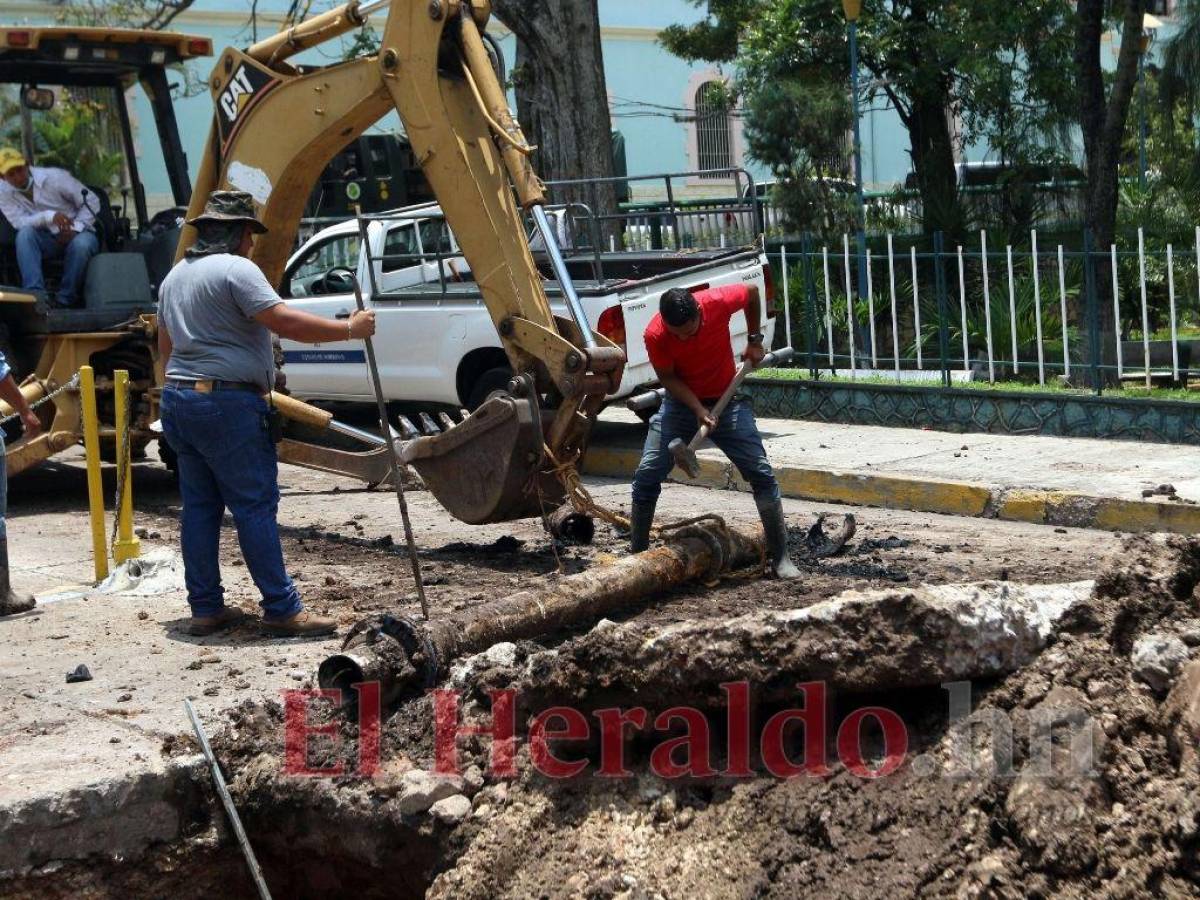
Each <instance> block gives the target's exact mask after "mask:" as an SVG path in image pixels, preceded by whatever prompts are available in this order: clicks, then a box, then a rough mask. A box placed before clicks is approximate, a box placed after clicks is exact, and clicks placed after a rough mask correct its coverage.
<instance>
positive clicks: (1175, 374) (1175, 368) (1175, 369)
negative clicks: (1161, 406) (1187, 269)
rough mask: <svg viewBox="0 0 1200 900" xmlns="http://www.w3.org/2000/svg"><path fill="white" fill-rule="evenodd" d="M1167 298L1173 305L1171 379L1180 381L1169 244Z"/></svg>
mask: <svg viewBox="0 0 1200 900" xmlns="http://www.w3.org/2000/svg"><path fill="white" fill-rule="evenodd" d="M1167 297H1168V298H1169V299H1170V303H1171V377H1172V378H1173V379H1174V380H1175V381H1178V380H1179V334H1178V329H1177V328H1176V325H1175V254H1174V249H1173V248H1172V247H1171V245H1170V244H1167Z"/></svg>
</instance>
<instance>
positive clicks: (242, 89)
mask: <svg viewBox="0 0 1200 900" xmlns="http://www.w3.org/2000/svg"><path fill="white" fill-rule="evenodd" d="M253 93H254V90H253V88H251V87H250V76H249V75H248V74H247V73H246V67H245V66H240V67H238V70H237V71H236V72H234V73H233V77H232V78H230V79H229V84H227V85H226V86H225V90H223V91H221V112H223V113H225V118H226V119H227V120H228V121H229V122H231V123H232V122H233V120H234V119H236V118H237V117H238V113H240V112H241V111H242V107H243V106H245V105H246V101H248V100H249V99H250V97H251V95H253Z"/></svg>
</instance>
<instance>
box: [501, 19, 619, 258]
mask: <svg viewBox="0 0 1200 900" xmlns="http://www.w3.org/2000/svg"><path fill="white" fill-rule="evenodd" d="M492 6H493V9H494V10H495V13H496V16H497V17H498V18H499V19H500V21H502V22H503V23H504V24H505V25H506V26H508V28H509V29H510V30H511V31H512V32H513V34H514V35H516V38H517V64H516V66H515V68H514V71H513V74H512V77H513V84H514V87H515V89H516V93H517V118H518V119H519V121H520V123H521V128H522V130H523V131H524V132H525V135H526V136H527V138H528V139H529V141H530V143H532V144H536V145H537V148H538V149H537V150H536V151H535V153H534V157H533V165H534V169H535V170H536V171H537V173H538V174H539V175H540V176H541V177H542V179H543V180H545V181H555V180H562V179H577V178H609V177H611V176H612V175H613V174H614V172H613V158H612V124H611V121H610V119H609V113H608V90H607V87H606V86H605V81H604V60H603V56H602V54H601V49H600V17H599V12H598V10H597V4H596V0H588V2H579V0H494V2H493V4H492ZM548 196H549V201H550V202H551V203H554V204H559V203H567V202H578V203H586V204H587V205H588V207H589V208H591V209H592V210H593V212H595V213H596V214H597V215H603V214H608V215H611V214H613V213H614V212H615V211H616V192H615V189H614V186H613V185H612V184H611V183H609V184H606V185H604V186H603V187H585V188H551V189H550V191H549V192H548ZM576 230H577V231H578V228H577V229H576ZM584 237H585V235H577V238H578V239H582V238H584Z"/></svg>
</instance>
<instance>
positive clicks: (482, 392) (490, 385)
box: [467, 366, 512, 412]
mask: <svg viewBox="0 0 1200 900" xmlns="http://www.w3.org/2000/svg"><path fill="white" fill-rule="evenodd" d="M511 380H512V369H510V368H509V367H508V366H496V367H495V368H494V369H487V370H486V371H485V372H484V373H483V374H482V375H480V376H479V377H478V378H476V379H475V383H474V384H473V385H471V391H470V393H468V394H467V409H468V410H469V411H471V412H475V410H477V409H478V408H479V407H480V405H481V404H482V403H483V401H484V400H486V399H487V398H488V396H489V395H490V394H491V393H492V392H493V391H504V390H507V389H508V383H509V381H511Z"/></svg>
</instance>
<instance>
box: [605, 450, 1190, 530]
mask: <svg viewBox="0 0 1200 900" xmlns="http://www.w3.org/2000/svg"><path fill="white" fill-rule="evenodd" d="M640 460H641V451H640V450H638V449H636V448H633V447H625V448H618V449H612V448H608V447H598V448H593V449H591V450H589V451H588V455H587V459H586V461H585V463H584V467H583V470H584V473H585V474H588V475H600V476H604V477H609V478H626V479H627V478H630V477H632V475H633V472H634V470H635V469H636V468H637V466H638V462H639V461H640ZM775 477H776V478H778V479H779V488H780V490H781V491H782V492H783V495H784V496H785V497H792V498H796V499H801V500H815V501H817V502H822V503H846V504H850V505H854V506H881V507H884V508H885V509H910V510H913V511H914V512H929V513H942V514H946V515H955V516H975V517H985V516H994V517H995V518H998V519H1004V520H1005V521H1009V522H1028V523H1030V524H1034V525H1062V526H1067V527H1071V528H1098V529H1101V530H1104V531H1167V532H1172V533H1174V534H1194V533H1200V506H1192V505H1190V504H1181V503H1164V502H1160V501H1156V500H1122V499H1119V498H1116V497H1092V496H1089V495H1087V494H1075V493H1071V492H1068V491H1045V490H1035V489H1030V488H1013V489H1009V490H995V491H993V490H992V489H990V488H987V487H985V486H983V485H979V484H969V483H965V482H959V481H931V480H927V479H923V478H912V477H897V476H894V475H864V474H861V473H858V472H838V471H832V470H828V469H801V468H793V467H790V466H782V467H777V468H776V469H775ZM672 480H673V481H676V482H679V483H681V484H697V485H702V486H704V487H715V488H723V489H735V490H746V484H745V482H743V481H742V479H741V478H740V477H738V475H737V473H736V472H735V471H734V468H733V466H732V464H730V463H728V462H725V461H723V460H717V459H709V458H701V460H700V476H699V477H698V478H696V479H688V478H684V477H682V476H681V475H680V474H679V473H678V472H675V473H673V476H672Z"/></svg>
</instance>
